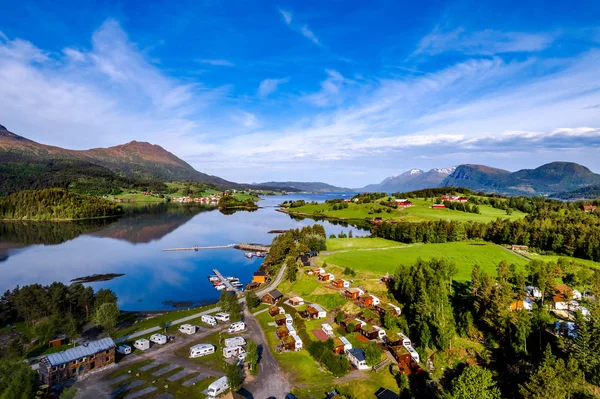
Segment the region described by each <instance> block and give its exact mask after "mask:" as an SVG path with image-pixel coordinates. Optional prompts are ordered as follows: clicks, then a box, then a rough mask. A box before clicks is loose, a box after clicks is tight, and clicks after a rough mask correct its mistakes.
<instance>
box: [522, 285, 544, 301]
mask: <svg viewBox="0 0 600 399" xmlns="http://www.w3.org/2000/svg"><path fill="white" fill-rule="evenodd" d="M525 292H526V293H527V295H529V296H532V297H534V298H541V297H542V290H540V289H539V288H538V287H534V286H533V285H528V286H527V287H525Z"/></svg>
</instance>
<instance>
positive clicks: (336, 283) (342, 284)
mask: <svg viewBox="0 0 600 399" xmlns="http://www.w3.org/2000/svg"><path fill="white" fill-rule="evenodd" d="M331 285H333V286H334V287H335V288H349V287H350V282H349V281H346V280H342V279H341V278H336V279H335V280H333V281H332V282H331Z"/></svg>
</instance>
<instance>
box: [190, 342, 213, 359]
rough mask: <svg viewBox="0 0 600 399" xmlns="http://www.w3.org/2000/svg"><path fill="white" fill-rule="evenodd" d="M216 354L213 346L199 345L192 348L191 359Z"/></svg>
mask: <svg viewBox="0 0 600 399" xmlns="http://www.w3.org/2000/svg"><path fill="white" fill-rule="evenodd" d="M212 353H215V347H214V346H213V345H211V344H198V345H194V346H192V347H191V348H190V358H192V359H194V358H197V357H202V356H206V355H210V354H212Z"/></svg>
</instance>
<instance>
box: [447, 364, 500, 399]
mask: <svg viewBox="0 0 600 399" xmlns="http://www.w3.org/2000/svg"><path fill="white" fill-rule="evenodd" d="M451 395H452V398H453V399H499V398H500V390H499V389H498V387H496V381H494V377H493V375H492V372H491V371H490V370H488V369H486V368H483V367H479V366H467V367H466V368H465V370H464V371H463V372H462V373H461V374H460V375H459V376H458V377H456V378H455V379H454V381H452V389H451Z"/></svg>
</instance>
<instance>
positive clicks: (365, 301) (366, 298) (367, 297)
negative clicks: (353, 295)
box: [358, 295, 373, 307]
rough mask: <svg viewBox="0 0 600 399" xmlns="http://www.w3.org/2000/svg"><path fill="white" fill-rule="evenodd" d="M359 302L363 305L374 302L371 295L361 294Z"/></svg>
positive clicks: (369, 304)
mask: <svg viewBox="0 0 600 399" xmlns="http://www.w3.org/2000/svg"><path fill="white" fill-rule="evenodd" d="M358 302H359V303H360V304H361V305H363V306H367V307H368V306H371V305H372V304H373V298H371V295H361V296H359V297H358Z"/></svg>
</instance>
